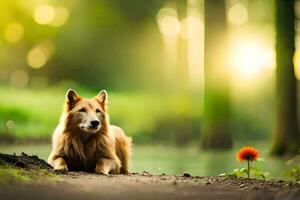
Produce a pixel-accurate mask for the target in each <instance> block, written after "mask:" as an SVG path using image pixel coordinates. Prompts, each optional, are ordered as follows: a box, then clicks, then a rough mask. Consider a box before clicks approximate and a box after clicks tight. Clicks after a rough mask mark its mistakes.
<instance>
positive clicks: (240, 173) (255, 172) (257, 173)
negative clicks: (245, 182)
mask: <svg viewBox="0 0 300 200" xmlns="http://www.w3.org/2000/svg"><path fill="white" fill-rule="evenodd" d="M247 173H248V169H247V168H240V169H238V168H237V169H235V170H233V171H232V172H229V173H223V174H220V176H228V177H233V178H239V177H247ZM250 174H251V175H252V176H253V177H254V178H258V179H259V178H261V179H263V180H265V179H266V177H267V176H269V172H263V171H261V170H259V169H258V168H257V167H251V168H250Z"/></svg>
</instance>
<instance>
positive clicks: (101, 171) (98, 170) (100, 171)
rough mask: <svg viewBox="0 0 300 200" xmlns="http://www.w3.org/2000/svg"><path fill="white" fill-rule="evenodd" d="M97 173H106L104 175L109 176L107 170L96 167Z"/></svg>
mask: <svg viewBox="0 0 300 200" xmlns="http://www.w3.org/2000/svg"><path fill="white" fill-rule="evenodd" d="M95 173H97V174H99V175H104V176H108V172H106V171H105V170H103V169H99V168H97V167H96V169H95Z"/></svg>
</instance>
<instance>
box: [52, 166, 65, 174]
mask: <svg viewBox="0 0 300 200" xmlns="http://www.w3.org/2000/svg"><path fill="white" fill-rule="evenodd" d="M54 170H55V171H57V172H63V173H66V172H68V167H67V166H66V165H59V166H56V167H54Z"/></svg>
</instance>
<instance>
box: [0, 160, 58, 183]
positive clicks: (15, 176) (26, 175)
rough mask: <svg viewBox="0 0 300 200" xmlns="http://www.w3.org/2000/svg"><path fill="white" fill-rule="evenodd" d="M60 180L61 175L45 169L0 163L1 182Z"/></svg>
mask: <svg viewBox="0 0 300 200" xmlns="http://www.w3.org/2000/svg"><path fill="white" fill-rule="evenodd" d="M56 180H60V178H59V176H58V175H56V174H54V173H51V172H49V171H47V170H45V169H22V168H17V167H12V166H9V165H6V164H0V184H6V183H10V182H21V183H31V182H32V181H34V182H43V181H56Z"/></svg>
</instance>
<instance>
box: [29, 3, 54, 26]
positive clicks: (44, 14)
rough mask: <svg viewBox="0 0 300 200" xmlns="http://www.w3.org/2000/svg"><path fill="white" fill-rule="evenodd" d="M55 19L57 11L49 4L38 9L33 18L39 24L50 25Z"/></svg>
mask: <svg viewBox="0 0 300 200" xmlns="http://www.w3.org/2000/svg"><path fill="white" fill-rule="evenodd" d="M54 17H55V9H54V7H53V6H51V5H48V4H43V5H39V6H38V7H36V9H35V11H34V14H33V18H34V20H35V22H36V23H38V24H42V25H45V24H50V23H51V22H52V21H53V20H54Z"/></svg>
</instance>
